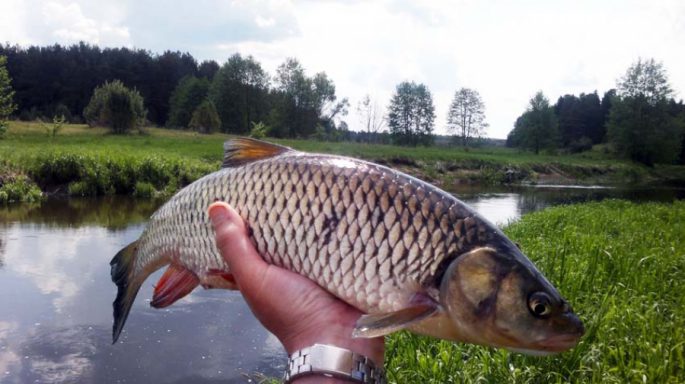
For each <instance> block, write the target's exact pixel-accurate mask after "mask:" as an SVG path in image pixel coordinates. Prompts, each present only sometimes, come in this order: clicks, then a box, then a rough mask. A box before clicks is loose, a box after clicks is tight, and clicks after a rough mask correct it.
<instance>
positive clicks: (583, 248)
mask: <svg viewBox="0 0 685 384" xmlns="http://www.w3.org/2000/svg"><path fill="white" fill-rule="evenodd" d="M505 232H506V233H507V234H508V235H509V236H510V238H512V239H513V240H515V241H517V242H518V243H520V245H521V247H522V249H523V250H524V251H525V253H526V254H527V255H528V256H529V257H530V258H531V259H532V260H533V261H534V262H535V263H536V265H537V266H538V267H539V268H540V269H541V271H543V273H544V274H545V275H546V276H547V277H548V278H549V279H550V281H552V282H553V284H555V285H556V286H557V288H559V290H560V291H561V292H562V294H563V295H564V296H565V297H566V298H567V299H569V301H570V302H571V303H572V305H573V307H574V309H575V310H576V312H577V313H578V314H579V316H580V317H581V318H582V319H583V320H584V322H585V325H586V328H587V333H586V335H585V336H584V337H583V339H582V341H581V343H580V344H579V345H578V346H577V347H576V348H575V349H573V350H571V351H569V352H566V353H563V354H561V355H557V356H554V357H544V358H536V357H527V356H523V355H520V354H516V353H509V352H506V351H503V350H494V349H490V348H483V347H478V346H470V345H461V344H453V343H450V342H445V341H435V340H431V339H428V338H423V337H418V336H414V335H411V334H409V333H400V334H395V335H393V336H391V337H389V338H388V341H387V352H386V358H387V363H386V368H387V370H388V378H389V380H390V381H391V382H397V383H566V382H573V383H682V382H685V202H676V203H673V204H656V203H648V204H634V203H628V202H624V201H607V202H602V203H590V204H582V205H574V206H563V207H557V208H551V209H547V210H544V211H541V212H537V213H533V214H530V215H527V216H524V217H523V219H522V220H521V221H519V222H517V223H515V224H513V225H510V226H509V227H508V228H506V230H505Z"/></svg>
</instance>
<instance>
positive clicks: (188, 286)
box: [150, 264, 200, 308]
mask: <svg viewBox="0 0 685 384" xmlns="http://www.w3.org/2000/svg"><path fill="white" fill-rule="evenodd" d="M198 284H200V279H199V278H198V277H197V275H195V274H194V273H193V272H192V271H190V270H189V269H186V268H184V267H181V266H179V265H175V264H171V265H169V268H167V270H166V272H164V275H162V277H161V278H160V279H159V281H158V282H157V285H156V286H155V293H154V296H153V297H152V302H150V305H151V306H153V307H155V308H164V307H168V306H170V305H171V304H173V303H174V302H176V300H178V299H180V298H182V297H184V296H185V295H187V294H189V293H190V292H192V290H193V289H195V287H197V286H198Z"/></svg>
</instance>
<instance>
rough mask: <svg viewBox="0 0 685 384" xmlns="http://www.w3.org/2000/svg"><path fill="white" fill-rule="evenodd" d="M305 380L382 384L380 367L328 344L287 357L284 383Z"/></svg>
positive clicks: (383, 378) (382, 374) (360, 356)
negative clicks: (308, 378)
mask: <svg viewBox="0 0 685 384" xmlns="http://www.w3.org/2000/svg"><path fill="white" fill-rule="evenodd" d="M305 377H316V378H318V379H319V380H318V381H316V382H331V383H337V382H355V383H369V384H385V383H386V381H385V376H384V370H383V367H382V366H380V367H379V366H377V365H376V364H375V363H374V362H373V361H372V360H371V359H370V358H369V357H368V356H363V355H360V354H358V353H354V352H352V351H350V350H348V349H345V348H340V347H337V346H333V345H328V344H314V345H311V346H309V347H306V348H303V349H301V350H298V351H296V352H294V353H292V354H290V355H289V356H288V364H287V366H286V370H285V374H284V382H285V383H287V384H291V383H294V382H297V380H298V379H301V378H305ZM329 378H335V379H337V380H327V379H329ZM310 381H311V379H310ZM311 382H314V381H311Z"/></svg>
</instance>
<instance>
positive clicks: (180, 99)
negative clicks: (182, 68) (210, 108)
mask: <svg viewBox="0 0 685 384" xmlns="http://www.w3.org/2000/svg"><path fill="white" fill-rule="evenodd" d="M208 93H209V80H207V79H206V78H204V77H201V78H197V77H195V76H186V77H184V78H183V79H181V81H180V82H179V83H178V85H177V86H176V89H174V92H173V93H172V94H171V97H170V99H169V119H168V120H167V123H166V125H167V127H169V128H186V127H188V123H190V119H191V117H192V114H193V112H194V111H195V109H196V108H197V107H198V106H199V105H200V103H202V102H203V101H204V100H205V99H206V98H207V94H208Z"/></svg>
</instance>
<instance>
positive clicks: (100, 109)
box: [83, 80, 146, 133]
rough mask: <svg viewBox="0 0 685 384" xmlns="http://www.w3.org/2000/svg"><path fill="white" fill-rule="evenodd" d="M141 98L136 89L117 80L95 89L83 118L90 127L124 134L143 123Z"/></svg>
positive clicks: (144, 112) (143, 113) (143, 110)
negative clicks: (110, 129) (103, 128)
mask: <svg viewBox="0 0 685 384" xmlns="http://www.w3.org/2000/svg"><path fill="white" fill-rule="evenodd" d="M145 115H146V111H145V107H144V105H143V97H142V96H141V95H140V93H138V91H137V90H136V89H129V88H127V87H126V86H125V85H124V83H122V82H121V81H119V80H114V81H112V82H106V83H104V84H103V85H101V86H99V87H97V88H95V90H94V91H93V96H92V97H91V98H90V102H89V103H88V105H87V106H86V108H85V109H84V110H83V117H84V118H85V120H86V122H88V125H90V126H106V127H110V128H112V131H113V132H114V133H124V132H126V131H128V130H130V129H131V128H133V127H135V126H136V125H142V124H143V123H144V121H145Z"/></svg>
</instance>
